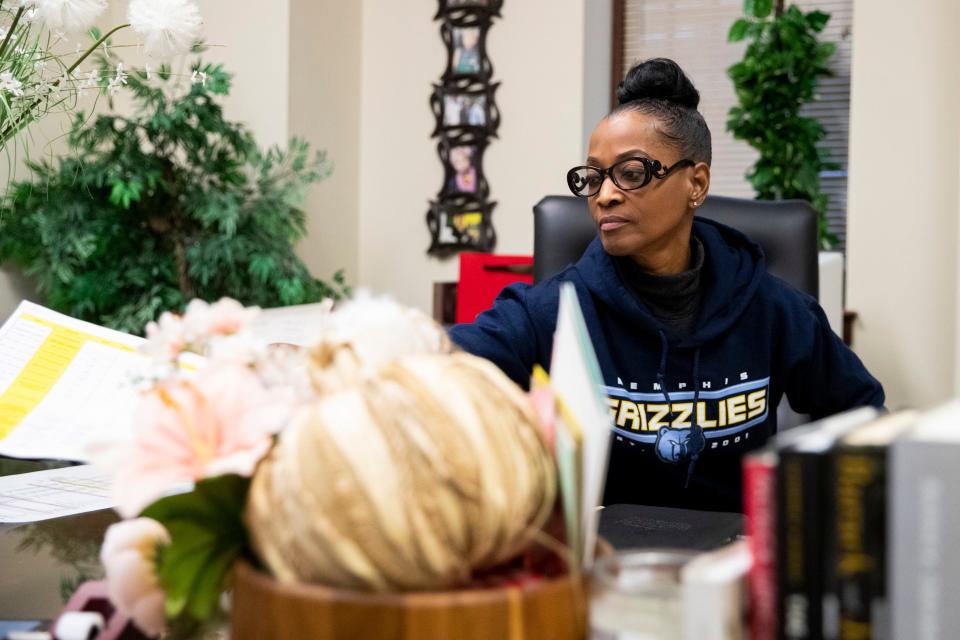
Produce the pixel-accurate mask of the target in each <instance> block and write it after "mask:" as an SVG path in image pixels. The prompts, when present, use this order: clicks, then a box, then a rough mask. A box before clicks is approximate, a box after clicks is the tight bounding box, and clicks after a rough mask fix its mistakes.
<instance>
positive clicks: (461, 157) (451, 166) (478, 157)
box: [438, 141, 489, 201]
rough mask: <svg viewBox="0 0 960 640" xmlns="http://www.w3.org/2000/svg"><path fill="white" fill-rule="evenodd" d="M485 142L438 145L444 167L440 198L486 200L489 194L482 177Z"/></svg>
mask: <svg viewBox="0 0 960 640" xmlns="http://www.w3.org/2000/svg"><path fill="white" fill-rule="evenodd" d="M485 148H486V143H485V142H465V143H460V142H450V141H444V142H441V143H440V144H439V145H438V152H439V154H440V158H441V159H442V160H443V166H444V187H443V190H442V192H441V198H449V197H454V196H469V197H472V198H474V199H476V200H480V201H483V200H486V198H487V195H488V193H489V188H488V186H487V181H486V178H485V177H484V175H483V152H484V149H485Z"/></svg>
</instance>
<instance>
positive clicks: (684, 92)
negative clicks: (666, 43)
mask: <svg viewBox="0 0 960 640" xmlns="http://www.w3.org/2000/svg"><path fill="white" fill-rule="evenodd" d="M644 98H649V99H654V100H666V101H667V102H673V103H675V104H679V105H682V106H684V107H688V108H690V109H696V108H697V105H698V104H700V92H699V91H697V90H696V88H695V87H694V86H693V83H692V82H690V78H688V77H687V74H685V73H684V72H683V69H681V68H680V65H678V64H677V63H676V62H674V61H673V60H669V59H667V58H652V59H650V60H645V61H643V62H639V63H637V64H635V65H634V66H633V67H632V68H631V69H630V71H628V72H627V77H625V78H624V79H623V82H621V83H620V84H619V86H617V101H618V103H619V104H625V103H627V102H632V101H634V100H642V99H644Z"/></svg>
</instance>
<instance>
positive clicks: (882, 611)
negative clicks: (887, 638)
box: [833, 447, 887, 640]
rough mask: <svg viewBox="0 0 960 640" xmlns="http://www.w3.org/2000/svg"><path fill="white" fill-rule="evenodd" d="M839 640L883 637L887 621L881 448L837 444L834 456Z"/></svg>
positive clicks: (883, 456) (884, 473)
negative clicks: (839, 446)
mask: <svg viewBox="0 0 960 640" xmlns="http://www.w3.org/2000/svg"><path fill="white" fill-rule="evenodd" d="M835 465H836V466H835V484H834V490H835V492H836V500H837V511H836V513H837V519H836V525H835V529H834V530H835V532H836V538H835V540H836V542H835V544H836V564H835V567H834V568H833V571H834V572H835V575H836V580H837V595H838V597H839V607H840V619H839V631H840V639H841V640H869V639H870V638H876V637H882V636H884V635H885V634H883V633H882V631H881V630H880V627H882V626H884V625H886V624H887V619H886V611H887V592H886V571H887V562H886V510H887V506H886V503H887V490H886V476H887V471H886V466H887V454H886V447H860V448H841V449H840V450H838V451H837V453H836V459H835Z"/></svg>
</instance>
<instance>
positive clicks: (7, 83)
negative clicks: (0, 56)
mask: <svg viewBox="0 0 960 640" xmlns="http://www.w3.org/2000/svg"><path fill="white" fill-rule="evenodd" d="M0 91H6V92H8V93H11V94H13V95H15V96H22V95H23V83H22V82H20V81H19V80H17V79H16V78H14V77H13V74H12V73H10V72H9V71H4V72H3V73H0Z"/></svg>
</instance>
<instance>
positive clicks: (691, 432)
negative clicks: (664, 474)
mask: <svg viewBox="0 0 960 640" xmlns="http://www.w3.org/2000/svg"><path fill="white" fill-rule="evenodd" d="M706 444H707V440H706V438H704V437H703V431H702V430H700V429H673V428H671V427H661V428H660V430H659V431H657V445H656V451H657V457H658V458H660V459H661V460H663V461H664V462H670V463H673V464H676V463H678V462H681V461H683V460H689V459H690V458H692V457H693V456H694V455H696V454H698V453H700V452H701V451H703V448H704V447H705V446H706Z"/></svg>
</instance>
